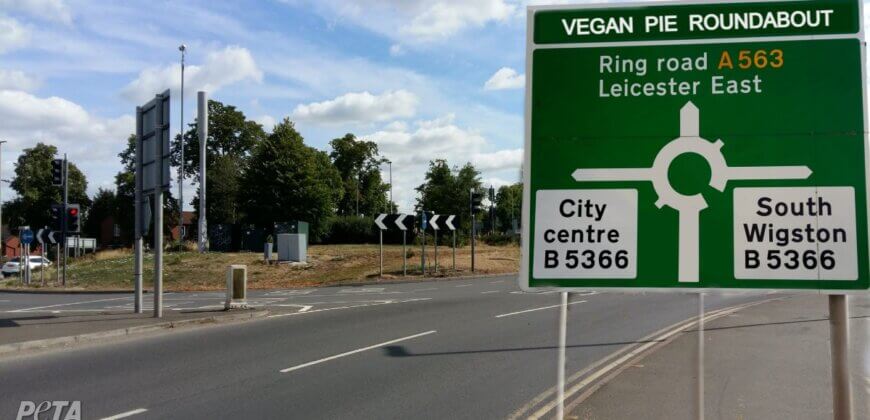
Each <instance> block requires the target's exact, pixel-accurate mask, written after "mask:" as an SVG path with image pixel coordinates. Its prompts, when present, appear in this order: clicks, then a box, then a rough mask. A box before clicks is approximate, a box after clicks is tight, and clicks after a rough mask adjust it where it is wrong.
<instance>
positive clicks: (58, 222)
mask: <svg viewBox="0 0 870 420" xmlns="http://www.w3.org/2000/svg"><path fill="white" fill-rule="evenodd" d="M51 230H53V231H56V232H61V231H63V204H52V205H51Z"/></svg>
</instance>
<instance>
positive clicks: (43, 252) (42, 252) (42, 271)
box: [39, 226, 48, 286]
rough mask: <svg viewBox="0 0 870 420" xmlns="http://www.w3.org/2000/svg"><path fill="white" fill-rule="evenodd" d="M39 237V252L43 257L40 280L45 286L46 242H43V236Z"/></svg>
mask: <svg viewBox="0 0 870 420" xmlns="http://www.w3.org/2000/svg"><path fill="white" fill-rule="evenodd" d="M46 227H48V226H46ZM39 239H40V242H39V252H40V256H41V257H42V265H41V266H40V267H39V282H40V283H42V285H43V286H45V242H42V240H43V239H42V238H41V237H40V238H39Z"/></svg>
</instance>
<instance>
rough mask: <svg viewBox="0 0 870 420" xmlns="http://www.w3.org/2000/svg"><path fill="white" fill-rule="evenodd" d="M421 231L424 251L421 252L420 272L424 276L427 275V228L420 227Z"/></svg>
mask: <svg viewBox="0 0 870 420" xmlns="http://www.w3.org/2000/svg"><path fill="white" fill-rule="evenodd" d="M420 232H421V233H422V234H423V242H422V246H423V251H422V252H420V273H422V274H423V275H424V276H425V275H426V229H420Z"/></svg>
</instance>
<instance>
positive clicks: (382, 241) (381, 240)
mask: <svg viewBox="0 0 870 420" xmlns="http://www.w3.org/2000/svg"><path fill="white" fill-rule="evenodd" d="M378 232H380V244H381V246H380V248H381V269H380V276H381V277H384V230H383V229H378Z"/></svg>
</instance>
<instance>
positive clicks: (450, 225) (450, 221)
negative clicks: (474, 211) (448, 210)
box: [444, 214, 456, 230]
mask: <svg viewBox="0 0 870 420" xmlns="http://www.w3.org/2000/svg"><path fill="white" fill-rule="evenodd" d="M455 217H456V216H454V215H452V214H451V215H450V216H447V220H445V221H444V225H446V226H447V229H450V230H456V226H453V219H454V218H455Z"/></svg>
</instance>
